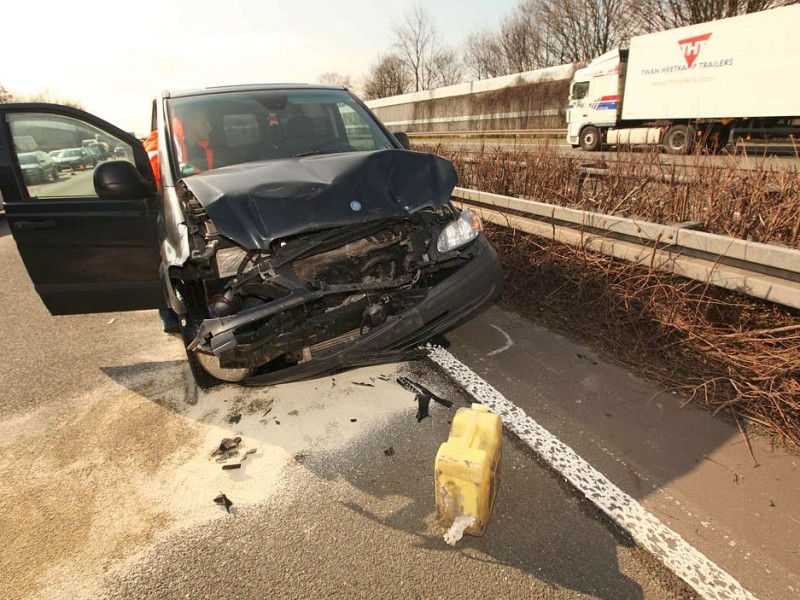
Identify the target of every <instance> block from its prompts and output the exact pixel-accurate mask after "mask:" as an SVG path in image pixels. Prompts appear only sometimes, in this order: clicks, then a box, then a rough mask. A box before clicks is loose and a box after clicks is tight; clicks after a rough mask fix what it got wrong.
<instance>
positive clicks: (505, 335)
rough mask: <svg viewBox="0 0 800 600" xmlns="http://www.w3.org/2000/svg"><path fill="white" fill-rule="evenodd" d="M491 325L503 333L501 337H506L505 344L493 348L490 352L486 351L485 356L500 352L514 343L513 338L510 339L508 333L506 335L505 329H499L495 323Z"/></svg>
mask: <svg viewBox="0 0 800 600" xmlns="http://www.w3.org/2000/svg"><path fill="white" fill-rule="evenodd" d="M492 327H494V328H495V329H497V331H499V332H500V333H502V334H503V337H505V338H506V344H505V346H501V347H500V348H495V349H494V350H492V351H491V352H489V353H487V354H486V356H494V355H495V354H500V353H501V352H505V351H506V350H508V349H509V348H511V346H513V345H514V340H512V339H511V336H510V335H508V334H507V333H506V332H505V331H503V330H502V329H500V328H499V327H498V326H497V325H492Z"/></svg>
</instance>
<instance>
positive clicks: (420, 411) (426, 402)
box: [417, 394, 431, 423]
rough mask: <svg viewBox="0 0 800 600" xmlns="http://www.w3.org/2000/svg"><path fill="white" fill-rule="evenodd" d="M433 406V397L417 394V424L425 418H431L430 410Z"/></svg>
mask: <svg viewBox="0 0 800 600" xmlns="http://www.w3.org/2000/svg"><path fill="white" fill-rule="evenodd" d="M430 404H431V397H430V396H425V395H423V394H417V423H419V422H420V421H422V419H424V418H425V417H430V416H431V415H430V412H428V409H429V407H430Z"/></svg>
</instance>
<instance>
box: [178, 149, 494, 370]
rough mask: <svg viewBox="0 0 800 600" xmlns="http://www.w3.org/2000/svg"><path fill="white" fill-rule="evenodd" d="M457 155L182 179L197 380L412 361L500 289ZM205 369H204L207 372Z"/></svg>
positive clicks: (300, 164) (297, 165)
mask: <svg viewBox="0 0 800 600" xmlns="http://www.w3.org/2000/svg"><path fill="white" fill-rule="evenodd" d="M455 182H456V175H455V171H454V170H453V167H452V165H451V164H450V163H449V162H448V161H446V160H444V159H442V158H441V157H438V156H434V155H431V154H423V153H417V152H406V151H398V150H383V151H376V152H368V153H366V152H362V153H347V154H333V155H329V156H313V157H296V158H290V159H284V160H282V161H265V162H261V163H249V164H246V165H239V166H237V167H236V168H230V169H226V168H221V169H215V170H213V171H209V172H206V173H200V174H196V175H193V176H192V177H190V178H186V179H183V180H181V181H179V182H178V184H177V185H176V192H177V198H178V200H179V202H180V211H181V213H182V215H183V216H184V218H185V226H186V230H187V233H188V238H189V240H188V241H189V248H190V257H189V259H188V260H187V261H185V262H184V263H182V264H180V265H172V266H170V268H169V281H170V286H171V288H172V289H173V290H174V292H175V296H176V297H178V298H179V299H180V303H181V305H182V306H181V308H182V309H183V310H182V311H179V310H177V309H176V312H178V314H180V315H182V317H183V322H184V328H183V329H184V342H185V343H186V348H187V353H188V356H189V363H190V366H192V370H193V372H194V374H195V379H197V380H198V381H199V380H201V379H202V378H203V376H205V375H206V374H210V375H212V376H213V377H214V378H215V379H217V380H223V381H243V382H244V383H246V384H253V385H260V384H269V383H279V382H282V381H290V380H294V379H301V378H306V377H310V376H314V375H317V374H323V373H326V372H331V371H335V370H339V369H343V368H348V367H352V366H358V365H366V364H377V363H382V362H391V361H396V360H405V359H407V358H409V357H412V355H418V354H419V353H420V351H419V349H418V346H419V344H421V343H424V342H426V341H428V340H429V339H430V338H431V337H433V336H435V335H437V334H439V333H443V332H445V331H447V330H449V329H452V328H453V327H455V326H456V325H458V324H460V323H461V322H463V321H465V320H467V319H469V318H471V317H472V316H474V315H475V314H476V313H477V312H478V311H479V310H481V309H482V308H484V307H485V306H486V305H487V304H488V303H489V302H491V301H492V300H493V299H494V298H496V297H497V296H498V295H499V293H500V290H501V288H502V275H501V271H500V267H499V262H498V261H497V257H496V255H495V253H494V251H493V250H492V248H491V246H490V245H489V243H488V242H487V241H486V239H485V237H484V236H483V235H482V233H481V225H480V220H479V219H478V216H477V215H476V214H475V213H473V212H471V211H461V210H458V209H456V208H455V207H454V206H453V204H452V203H451V202H450V193H451V192H452V189H453V186H454V185H455ZM200 369H202V371H201V370H200Z"/></svg>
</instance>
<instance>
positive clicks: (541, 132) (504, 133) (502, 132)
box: [407, 129, 567, 139]
mask: <svg viewBox="0 0 800 600" xmlns="http://www.w3.org/2000/svg"><path fill="white" fill-rule="evenodd" d="M407 135H408V137H410V138H440V137H466V138H471V137H477V138H514V139H518V138H542V137H544V138H564V137H566V136H567V130H566V129H484V130H475V129H472V130H464V131H415V132H408V133H407Z"/></svg>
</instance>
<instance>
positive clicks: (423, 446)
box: [0, 224, 693, 600]
mask: <svg viewBox="0 0 800 600" xmlns="http://www.w3.org/2000/svg"><path fill="white" fill-rule="evenodd" d="M3 225H4V224H3ZM6 232H7V229H5V230H3V231H2V233H3V234H5V233H6ZM0 274H1V277H2V281H3V283H4V285H3V286H2V288H0V297H1V298H2V305H3V307H4V310H3V311H2V313H0V330H1V331H3V333H4V342H5V343H4V344H3V347H2V351H1V352H2V358H1V361H2V365H3V366H2V369H1V370H0V389H2V390H3V394H2V395H0V403H1V406H2V417H1V418H0V478H1V479H2V481H3V485H4V491H3V494H2V495H0V531H2V532H3V544H2V547H0V597H2V598H14V599H25V598H48V599H51V598H69V599H70V600H76V599H78V598H160V599H164V598H187V597H188V598H227V597H237V598H268V597H292V598H323V597H340V598H376V597H377V598H453V597H466V596H469V597H472V598H500V597H502V598H530V597H537V598H588V597H592V598H621V599H625V598H632V599H635V598H657V599H661V598H690V597H693V594H692V593H691V592H689V591H688V590H687V588H686V587H685V586H684V585H683V583H681V582H680V581H678V580H676V578H675V577H673V576H672V575H671V574H670V573H669V572H667V571H666V570H665V569H663V568H662V567H661V566H659V564H657V563H656V562H655V561H654V560H653V559H652V558H651V557H650V556H649V555H647V554H646V553H645V552H644V551H642V550H640V549H637V548H636V547H634V546H633V544H632V543H631V542H630V539H629V538H628V537H627V536H626V535H625V534H624V533H623V532H621V531H620V530H619V529H618V528H616V527H615V526H614V525H612V524H610V523H609V522H607V521H606V520H605V519H604V518H603V517H601V516H600V515H599V514H598V512H597V511H596V509H595V508H594V507H593V505H592V504H591V503H589V502H588V501H586V500H585V499H582V498H581V497H580V495H579V494H576V493H575V492H574V491H573V490H572V488H570V487H569V486H567V485H565V484H564V482H563V481H562V479H561V478H560V477H559V476H558V475H557V474H554V473H552V472H551V471H550V470H548V469H547V468H544V467H543V466H542V465H541V464H540V463H539V462H538V461H537V458H536V457H535V455H534V454H533V453H532V452H531V451H530V450H529V449H528V448H526V447H525V446H523V445H522V444H521V443H519V442H518V441H516V440H515V439H514V438H512V437H506V439H505V447H504V455H503V461H502V484H501V489H500V493H499V497H498V501H497V506H496V509H495V513H494V517H493V521H492V524H491V525H490V528H489V530H488V532H487V534H486V535H485V536H484V537H482V538H469V537H467V538H466V539H464V540H462V541H461V542H460V543H459V545H458V546H456V547H455V548H451V547H449V546H447V545H446V544H445V543H444V542H443V540H442V537H441V535H442V531H441V529H440V528H439V527H438V525H437V524H436V522H435V513H434V504H433V489H432V486H433V479H432V470H433V469H432V466H433V459H434V456H435V452H436V450H437V448H438V445H439V444H440V443H441V442H442V441H444V440H445V439H446V437H447V432H448V431H449V420H450V419H451V418H452V414H453V412H452V410H450V409H446V408H444V407H442V406H439V405H434V406H433V407H432V409H431V417H430V418H428V419H425V420H423V421H422V422H420V423H418V422H417V421H416V418H415V415H416V408H417V407H416V404H415V401H414V398H413V396H412V395H411V394H410V393H408V392H407V391H405V390H404V389H403V388H401V387H400V386H399V385H397V384H396V383H395V377H396V375H397V373H398V369H400V370H404V371H408V372H409V373H410V375H409V376H410V377H413V378H415V379H417V380H418V381H420V382H423V383H424V384H426V385H428V386H429V387H430V388H432V389H433V390H434V391H437V392H439V393H440V394H441V395H442V396H445V397H448V398H450V399H452V400H454V401H455V402H456V406H465V405H467V404H468V403H469V402H470V399H469V398H468V397H467V396H466V395H465V394H464V393H463V392H462V391H460V390H459V389H457V388H456V387H454V386H453V385H452V384H451V383H450V382H449V380H447V379H446V378H444V377H443V376H442V375H441V374H439V373H438V372H436V371H432V370H430V367H429V366H426V365H427V363H418V364H415V365H406V366H403V365H400V366H396V365H389V366H384V367H374V368H370V369H362V370H358V371H352V372H348V373H343V374H340V375H337V376H336V377H328V378H323V379H318V380H314V381H311V382H303V383H297V384H290V385H285V386H277V387H271V388H261V389H242V388H239V387H236V386H223V387H221V388H218V389H216V390H214V391H212V392H209V393H199V394H198V392H197V390H195V389H194V387H193V385H192V383H191V380H190V378H189V376H188V371H187V369H186V366H185V363H184V361H183V358H182V357H183V348H182V344H181V343H180V342H179V341H178V339H177V338H175V337H172V336H167V335H165V334H163V333H162V332H161V331H160V323H159V321H158V318H157V316H156V313H155V312H154V311H146V312H136V313H119V314H99V315H87V316H72V317H57V318H54V317H51V316H49V315H48V314H47V312H46V311H45V309H44V308H43V306H42V304H41V302H40V301H39V300H38V298H37V297H36V296H35V294H34V292H33V289H32V286H31V284H30V282H29V281H28V279H27V276H26V273H25V271H24V268H23V266H22V264H21V262H20V260H19V257H18V255H17V252H16V248H15V245H14V243H13V240H12V239H11V237H10V236H9V235H2V237H0ZM235 415H241V417H240V419H239V421H238V422H233V421H234V420H235V419H233V420H232V417H234V416H235ZM235 435H238V436H241V437H242V438H243V440H242V444H243V448H242V450H243V451H244V450H245V449H255V453H254V454H251V455H248V456H247V458H246V460H245V461H243V462H242V467H241V468H240V469H238V470H232V471H223V470H222V469H221V465H220V464H219V463H217V462H216V461H215V459H214V458H213V457H212V456H211V452H212V450H213V449H214V448H215V447H216V446H217V445H218V444H219V441H220V440H221V439H222V438H223V437H233V436H235ZM221 492H222V493H225V494H226V495H227V496H228V497H229V498H230V499H231V501H232V502H233V503H234V504H233V506H232V512H231V514H228V513H226V512H225V511H224V510H223V509H222V508H221V507H220V506H217V505H216V504H214V502H213V501H212V499H213V498H214V497H215V496H217V495H218V494H220V493H221Z"/></svg>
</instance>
